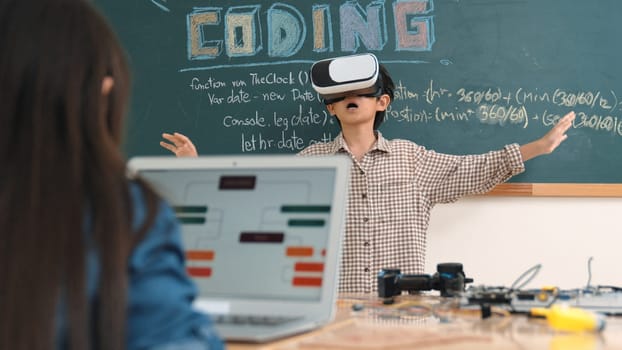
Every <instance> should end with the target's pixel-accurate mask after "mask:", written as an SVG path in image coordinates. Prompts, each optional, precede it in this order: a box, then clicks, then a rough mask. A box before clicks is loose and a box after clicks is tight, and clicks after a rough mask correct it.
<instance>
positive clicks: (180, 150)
mask: <svg viewBox="0 0 622 350" xmlns="http://www.w3.org/2000/svg"><path fill="white" fill-rule="evenodd" d="M162 137H163V138H164V139H166V140H167V141H169V142H170V143H169V142H164V141H160V146H162V147H164V148H166V149H167V150H169V151H171V152H173V153H175V155H176V156H177V157H197V156H198V155H199V154H198V153H197V149H196V148H195V147H194V144H193V143H192V141H190V139H189V138H188V137H187V136H185V135H182V134H180V133H178V132H176V133H173V134H167V133H163V134H162Z"/></svg>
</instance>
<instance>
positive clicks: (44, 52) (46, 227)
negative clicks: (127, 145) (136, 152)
mask: <svg viewBox="0 0 622 350" xmlns="http://www.w3.org/2000/svg"><path fill="white" fill-rule="evenodd" d="M0 53H1V54H0V349H50V348H55V347H56V346H57V345H58V344H57V343H55V342H58V340H57V339H56V336H57V333H58V329H57V327H59V324H58V319H57V318H58V316H59V315H64V316H65V317H64V319H65V322H64V324H66V327H67V328H66V329H67V334H68V338H67V339H66V342H67V344H64V345H67V346H68V347H69V348H71V349H89V348H92V347H95V348H102V349H120V348H123V347H124V345H125V322H126V321H125V320H126V317H125V312H126V294H127V290H126V289H127V280H128V277H127V259H128V256H129V254H130V252H131V250H132V247H133V245H134V244H135V242H136V241H137V240H139V239H140V238H141V234H140V233H138V234H137V233H132V221H133V218H132V204H131V198H130V192H129V191H130V189H129V187H128V186H129V184H128V180H127V179H126V176H125V171H126V170H125V159H124V157H123V154H122V153H121V151H120V149H119V147H120V143H121V139H122V130H123V124H124V115H125V112H126V107H127V103H128V96H129V89H130V74H129V70H128V66H127V63H126V59H125V57H124V52H123V50H122V48H121V47H120V45H119V42H118V40H117V38H116V37H115V35H114V33H113V32H112V30H111V29H110V27H109V26H108V24H107V22H106V21H105V19H104V18H103V17H102V16H101V15H100V14H99V13H98V12H97V11H96V10H95V9H94V8H93V7H92V5H90V3H89V2H87V1H85V0H48V1H24V0H0ZM106 76H109V77H112V78H113V79H114V86H113V88H112V90H111V91H110V92H109V93H108V94H103V93H102V81H103V79H104V77H106ZM143 192H144V193H145V194H146V195H147V203H148V208H149V209H148V219H147V220H146V223H145V225H143V229H142V230H141V232H142V231H144V228H145V227H146V226H147V225H148V224H149V223H150V221H151V220H152V219H153V215H154V213H153V212H154V207H155V200H156V199H155V196H154V195H153V193H152V192H151V191H149V190H148V189H146V190H145V191H143ZM88 249H91V252H93V253H95V256H96V257H97V258H98V261H99V263H98V265H99V267H100V268H99V275H98V277H99V278H98V281H99V282H98V286H97V288H98V289H97V293H96V300H87V296H88V295H89V293H88V292H87V290H86V286H87V265H86V261H87V250H88ZM61 307H63V308H62V309H61Z"/></svg>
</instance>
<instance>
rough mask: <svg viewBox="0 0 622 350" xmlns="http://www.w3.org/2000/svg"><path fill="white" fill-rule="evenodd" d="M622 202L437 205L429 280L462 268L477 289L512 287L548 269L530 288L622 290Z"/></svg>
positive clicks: (490, 200)
mask: <svg viewBox="0 0 622 350" xmlns="http://www.w3.org/2000/svg"><path fill="white" fill-rule="evenodd" d="M621 220H622V198H586V197H582V198H573V197H563V198H562V197H560V198H550V197H549V198H547V197H491V196H481V197H469V198H465V199H461V200H459V201H458V202H456V203H452V204H442V205H437V206H436V207H435V208H434V209H433V211H432V218H431V223H430V229H429V234H428V254H427V259H426V273H433V272H435V271H436V264H437V263H439V262H461V263H463V265H464V271H465V273H466V275H467V277H472V278H474V279H475V282H474V284H475V285H492V286H506V287H509V286H511V285H512V283H514V281H515V280H516V279H517V278H519V276H521V274H523V273H524V272H525V271H527V270H528V269H529V268H530V267H532V266H534V265H536V264H542V267H541V269H540V271H539V273H538V274H537V275H536V277H535V278H534V279H533V280H532V281H531V282H530V283H529V284H528V285H526V286H525V287H526V288H540V287H542V286H545V285H547V286H548V285H554V286H558V287H560V288H564V289H570V288H580V287H584V286H585V285H586V284H587V281H588V259H589V258H590V257H593V260H592V263H591V266H592V268H591V270H592V279H591V284H592V285H614V286H622V264H621V262H620V260H621V259H622V254H621V253H620V250H621V248H622V244H621V243H622V234H621V233H622V232H621V231H622V230H621V229H620V222H621Z"/></svg>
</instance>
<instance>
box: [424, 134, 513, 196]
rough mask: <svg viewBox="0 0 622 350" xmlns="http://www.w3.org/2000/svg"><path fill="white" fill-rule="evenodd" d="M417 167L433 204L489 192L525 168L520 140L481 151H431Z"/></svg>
mask: <svg viewBox="0 0 622 350" xmlns="http://www.w3.org/2000/svg"><path fill="white" fill-rule="evenodd" d="M420 162H421V163H420V166H419V167H417V171H418V174H417V177H416V178H417V181H419V182H420V183H421V188H424V189H426V191H427V192H428V193H427V194H426V195H427V197H428V198H429V200H430V202H431V203H432V204H434V203H449V202H454V201H456V200H457V199H459V198H460V197H463V196H466V195H471V194H480V193H486V192H488V191H490V190H491V189H493V188H494V187H495V186H496V185H497V184H499V183H502V182H505V181H507V180H508V179H510V178H511V177H512V176H514V175H517V174H520V173H522V172H523V171H524V170H525V166H524V163H523V160H522V158H521V155H520V148H519V145H518V144H510V145H507V146H505V147H504V148H503V149H501V150H497V151H491V152H488V153H484V154H478V155H464V156H456V155H447V154H442V153H436V152H434V151H427V152H426V154H425V156H424V157H422V158H421V160H420Z"/></svg>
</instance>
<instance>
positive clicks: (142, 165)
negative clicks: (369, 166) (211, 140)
mask: <svg viewBox="0 0 622 350" xmlns="http://www.w3.org/2000/svg"><path fill="white" fill-rule="evenodd" d="M350 165H351V162H350V160H349V159H348V158H347V157H339V156H327V157H299V156H293V155H269V156H268V155H254V156H204V157H199V158H175V157H137V158H132V159H131V160H130V162H129V165H128V166H129V168H130V171H134V172H137V173H139V174H140V175H141V176H142V177H143V178H145V179H146V180H147V181H149V182H150V183H151V184H152V185H153V186H154V187H155V188H156V190H157V191H159V193H160V194H161V195H162V196H163V197H164V198H166V199H167V200H168V202H169V203H170V204H171V205H172V206H173V208H174V209H175V212H176V215H177V217H178V219H179V221H180V222H181V225H182V236H183V243H184V249H185V250H186V259H187V269H188V272H189V274H190V275H191V276H192V277H193V279H194V281H195V282H196V284H197V285H198V288H199V298H198V299H197V300H196V302H195V306H196V308H198V309H200V310H202V311H205V312H207V313H209V314H210V315H211V316H212V318H213V320H214V321H215V323H216V327H217V329H218V330H219V332H220V334H221V335H222V336H223V337H224V338H225V339H227V340H233V341H249V342H264V341H268V340H272V339H276V338H280V337H284V336H288V335H292V334H296V333H300V332H304V331H308V330H311V329H314V328H318V327H319V326H321V325H323V324H326V323H327V322H329V321H331V320H332V319H333V317H334V313H335V305H336V299H337V284H338V271H339V260H340V251H341V237H342V236H343V230H344V227H345V226H344V221H345V209H346V200H347V192H348V180H349V169H350Z"/></svg>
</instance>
